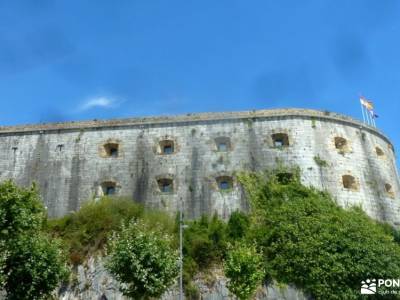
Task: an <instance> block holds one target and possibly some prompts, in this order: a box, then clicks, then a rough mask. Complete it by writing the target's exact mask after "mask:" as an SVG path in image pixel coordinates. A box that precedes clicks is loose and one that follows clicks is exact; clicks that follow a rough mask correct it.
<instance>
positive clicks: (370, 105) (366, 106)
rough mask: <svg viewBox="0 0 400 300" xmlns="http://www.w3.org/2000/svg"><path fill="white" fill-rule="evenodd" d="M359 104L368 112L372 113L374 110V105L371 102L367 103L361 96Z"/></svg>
mask: <svg viewBox="0 0 400 300" xmlns="http://www.w3.org/2000/svg"><path fill="white" fill-rule="evenodd" d="M360 102H361V105H362V106H364V107H365V108H366V109H368V110H369V111H373V110H374V103H373V102H372V101H369V100H367V99H366V98H365V97H363V96H361V97H360Z"/></svg>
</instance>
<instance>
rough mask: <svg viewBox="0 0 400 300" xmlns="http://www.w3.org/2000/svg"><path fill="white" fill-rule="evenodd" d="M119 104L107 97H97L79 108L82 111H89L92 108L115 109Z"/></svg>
mask: <svg viewBox="0 0 400 300" xmlns="http://www.w3.org/2000/svg"><path fill="white" fill-rule="evenodd" d="M118 105H119V103H118V102H117V101H116V100H115V99H112V98H107V97H95V98H90V99H88V100H87V101H85V102H84V103H83V104H82V105H81V106H80V108H79V110H80V111H85V110H89V109H92V108H96V107H100V108H113V107H116V106H118Z"/></svg>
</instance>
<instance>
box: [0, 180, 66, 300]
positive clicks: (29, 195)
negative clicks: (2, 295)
mask: <svg viewBox="0 0 400 300" xmlns="http://www.w3.org/2000/svg"><path fill="white" fill-rule="evenodd" d="M44 217H45V211H44V208H43V205H42V203H41V200H40V197H39V194H38V192H37V189H36V187H35V186H34V185H33V186H32V187H31V188H29V189H25V188H19V187H18V186H16V185H15V184H14V183H13V182H12V181H6V182H4V183H2V184H0V289H4V290H5V291H6V292H7V295H6V298H7V299H19V300H23V299H43V298H46V297H47V296H48V295H49V294H50V293H51V292H52V291H53V290H54V289H55V288H56V286H57V284H58V282H59V281H60V280H61V279H62V278H63V277H64V276H65V275H66V272H67V271H66V268H65V263H64V260H63V256H62V255H61V253H60V251H59V248H58V243H57V242H56V241H50V240H49V239H48V238H47V237H45V236H44V235H43V234H42V232H41V230H42V227H43V223H44Z"/></svg>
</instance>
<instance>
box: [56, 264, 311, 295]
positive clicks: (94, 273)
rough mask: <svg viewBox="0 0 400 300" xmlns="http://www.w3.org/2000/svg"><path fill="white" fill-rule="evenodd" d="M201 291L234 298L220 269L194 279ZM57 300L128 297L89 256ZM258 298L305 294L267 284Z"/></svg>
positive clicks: (288, 287)
mask: <svg viewBox="0 0 400 300" xmlns="http://www.w3.org/2000/svg"><path fill="white" fill-rule="evenodd" d="M194 284H195V286H197V288H198V290H199V294H200V298H199V299H204V300H226V299H235V298H234V297H232V296H231V295H230V294H229V291H228V289H227V288H226V278H224V276H223V275H222V273H221V271H220V270H215V271H213V278H212V280H210V278H208V279H206V278H204V277H203V278H202V277H199V278H198V279H196V280H195V282H194ZM55 296H56V298H58V299H60V300H78V299H85V300H86V299H93V300H127V299H128V298H126V297H124V296H123V295H122V294H121V292H120V291H119V285H118V283H117V282H116V281H115V280H114V279H113V278H112V277H111V275H110V274H108V273H107V271H106V270H105V268H104V259H103V258H101V257H96V258H95V257H91V258H90V259H88V260H87V261H86V262H85V263H84V264H83V265H79V266H78V267H77V268H76V269H75V270H74V273H73V276H72V280H71V282H70V283H69V284H68V285H67V286H63V287H61V288H60V289H59V290H58V291H56V292H55ZM175 299H179V294H178V289H177V288H176V287H173V288H172V289H171V290H170V291H168V292H166V293H165V294H164V295H163V296H162V297H161V300H175ZM255 299H257V300H261V299H262V300H306V299H307V297H305V296H304V294H303V293H302V292H301V291H299V290H297V289H295V288H293V287H291V286H280V285H277V284H269V285H267V286H264V287H262V288H260V289H259V290H258V292H257V295H256V297H255Z"/></svg>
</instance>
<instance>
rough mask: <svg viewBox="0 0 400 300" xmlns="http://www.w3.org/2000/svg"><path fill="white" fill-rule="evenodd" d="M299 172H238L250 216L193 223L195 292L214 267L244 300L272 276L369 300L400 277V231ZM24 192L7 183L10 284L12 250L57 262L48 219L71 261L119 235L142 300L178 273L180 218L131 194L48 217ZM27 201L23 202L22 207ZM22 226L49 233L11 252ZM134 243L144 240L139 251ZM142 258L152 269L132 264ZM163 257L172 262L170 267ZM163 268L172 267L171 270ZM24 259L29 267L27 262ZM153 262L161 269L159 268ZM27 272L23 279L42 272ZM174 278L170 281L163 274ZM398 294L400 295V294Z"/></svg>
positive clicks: (4, 256) (189, 269) (117, 251)
mask: <svg viewBox="0 0 400 300" xmlns="http://www.w3.org/2000/svg"><path fill="white" fill-rule="evenodd" d="M298 174H299V173H298V170H286V169H280V170H278V171H275V172H265V173H243V174H238V179H239V181H240V182H241V184H242V185H243V187H244V188H245V191H246V192H247V195H248V199H249V200H250V204H251V210H250V212H249V213H247V214H246V213H242V212H234V213H233V214H232V215H231V217H230V219H229V220H227V221H224V220H221V219H220V218H218V217H217V216H216V215H215V216H213V217H207V216H203V217H201V218H200V219H198V220H193V221H187V222H186V223H187V225H188V228H187V229H185V232H184V248H183V252H184V285H185V290H186V295H187V298H189V299H198V298H199V292H198V291H197V289H196V288H195V285H194V284H193V279H194V278H195V277H196V276H197V275H198V274H199V273H201V274H203V275H204V274H206V275H207V274H212V273H213V269H214V267H216V268H218V269H220V270H221V269H223V270H224V271H225V275H226V276H227V278H228V280H229V282H228V288H229V290H230V291H231V292H232V293H233V294H235V295H236V296H237V297H238V298H239V299H249V298H251V297H252V295H253V294H254V292H255V290H256V288H257V287H258V286H260V285H261V284H262V282H263V281H271V280H273V281H277V282H279V283H280V284H293V285H295V286H297V287H298V288H301V289H302V290H303V291H304V292H305V293H306V294H309V295H311V296H312V297H314V298H315V299H327V300H329V299H361V295H360V293H359V290H360V283H361V281H362V280H365V279H367V278H400V246H399V241H400V234H399V232H398V231H396V230H394V229H393V228H391V227H390V226H388V225H382V224H379V223H377V222H375V221H373V220H371V219H370V218H368V217H367V216H366V215H365V213H364V212H363V211H362V210H361V209H360V208H356V207H354V208H350V209H347V210H345V209H342V208H340V207H339V206H337V205H336V203H335V202H334V200H333V199H332V198H331V196H329V195H328V194H327V193H324V192H321V191H318V190H315V189H313V188H309V187H305V186H303V185H302V184H301V183H300V180H299V175H298ZM10 184H11V183H8V185H10ZM13 188H14V189H17V188H16V187H15V186H14V187H13ZM18 191H19V192H22V195H20V193H16V190H12V189H11V190H10V191H8V190H4V191H1V190H0V226H2V227H1V228H2V230H0V233H1V239H0V248H2V249H3V250H4V251H0V282H1V280H2V279H3V282H4V281H7V275H6V274H8V273H9V269H8V270H7V268H6V267H5V266H7V263H4V262H7V261H10V260H9V257H10V256H11V255H14V257H15V258H16V259H15V261H20V262H22V261H26V260H27V259H28V258H27V256H30V257H32V258H33V259H34V260H35V261H39V260H40V259H42V258H41V257H40V255H39V252H40V251H42V250H40V251H39V250H38V251H32V252H31V251H27V250H26V249H27V247H26V245H28V244H31V245H33V246H34V248H35V249H44V250H43V252H45V253H48V255H49V257H53V258H51V259H50V260H53V261H54V260H57V257H58V256H57V253H58V252H57V251H58V250H57V249H58V248H57V243H53V244H52V245H51V247H53V248H52V249H53V250H51V249H48V247H49V241H48V238H47V237H45V236H44V235H43V233H41V232H42V224H44V223H45V225H46V231H47V232H48V233H49V234H50V235H51V236H52V237H53V238H59V239H61V241H62V248H63V249H65V250H66V252H67V253H68V254H69V258H70V263H71V264H77V263H81V262H83V261H84V259H85V258H86V257H87V256H88V255H93V254H95V253H101V254H106V253H105V250H104V249H105V248H107V247H105V246H106V245H107V242H108V241H111V243H110V244H109V247H108V250H109V251H108V254H110V256H109V257H110V258H111V259H109V261H111V263H110V264H109V269H110V270H111V272H112V273H113V274H114V275H115V277H116V278H118V279H119V280H120V281H122V282H125V283H127V285H126V287H127V288H128V289H129V283H134V284H133V285H131V286H130V287H131V289H130V290H126V291H125V292H126V293H129V292H130V293H131V296H132V295H133V297H136V298H138V297H139V294H141V295H142V296H143V297H144V296H149V297H150V296H157V295H159V294H161V293H162V291H163V290H165V289H166V288H167V287H168V286H169V285H170V284H171V283H172V279H173V278H175V276H176V268H175V267H176V265H175V261H176V249H177V248H178V240H177V237H178V234H177V233H178V221H177V219H175V220H174V219H173V218H171V217H170V216H169V215H167V214H166V213H164V212H160V211H153V210H149V209H145V208H144V207H143V206H141V205H139V204H136V203H134V202H133V201H132V200H130V199H124V198H107V197H106V198H103V199H101V200H99V201H89V202H88V203H86V204H85V205H84V206H83V207H82V208H81V209H80V210H79V211H78V212H76V213H72V214H69V215H67V216H65V217H63V218H60V219H54V220H48V221H47V222H44V219H43V215H44V214H43V209H42V208H41V206H40V201H39V199H38V197H37V193H36V192H30V190H23V189H22V190H19V189H18ZM16 194H17V195H19V196H16ZM9 198H12V199H14V200H12V201H9ZM25 198H30V199H32V203H25V201H22V200H21V199H25ZM18 201H20V202H21V203H20V204H19V205H18V207H20V208H19V209H15V203H16V202H18ZM132 224H134V225H132ZM138 224H140V226H138ZM14 228H15V229H14ZM14 230H15V232H22V233H23V232H31V233H32V232H40V235H37V237H36V238H34V237H33V236H35V235H32V234H31V235H32V237H28V236H25V235H24V238H21V239H20V241H19V244H17V243H15V242H14V243H13V244H15V245H18V246H15V247H14V249H16V248H19V252H18V251H14V254H12V252H13V251H12V250H13V249H12V247H6V246H5V244H7V243H8V241H10V239H11V238H12V235H10V232H14ZM165 236H169V237H170V238H168V239H167V238H165ZM30 238H32V240H29V239H30ZM35 239H38V240H37V241H36V240H35ZM132 244H135V245H142V246H141V247H137V248H135V247H131V245H132ZM155 244H157V247H155V246H154V245H155ZM41 247H42V248H41ZM135 249H136V250H138V251H139V250H140V251H141V252H140V255H144V256H146V257H151V260H150V261H152V263H153V264H154V265H153V266H151V267H150V268H147V267H146V266H144V265H143V264H142V262H143V261H141V260H140V259H139V260H137V257H140V255H139V254H138V253H136V252H135V251H136V250H135ZM151 249H155V250H156V251H151ZM128 250H129V251H128ZM122 258H123V259H122ZM133 259H136V260H135V261H134V262H135V263H136V264H137V265H136V267H138V270H139V269H140V270H142V271H143V270H144V273H140V272H136V271H134V270H133V269H132V262H133ZM160 261H164V262H168V263H167V264H164V265H163V264H160V263H159V262H160ZM125 264H126V266H127V267H126V268H125V267H124V265H125ZM161 265H163V266H164V267H165V266H167V265H168V268H165V269H162V267H161ZM20 266H22V268H23V264H22V263H20ZM143 266H144V267H143ZM13 269H15V270H18V268H13ZM25 269H26V268H25ZM150 269H157V270H158V271H157V272H155V273H154V274H151V272H149V270H150ZM55 271H56V270H55ZM126 271H129V272H128V273H129V274H130V275H129V276H128V275H127V273H126ZM142 271H141V272H142ZM18 272H19V271H18ZM18 272H15V274H17V275H16V276H37V275H36V274H35V275H30V274H28V275H22V274H23V272H21V273H18ZM32 272H37V273H38V274H39V273H40V270H38V271H35V268H32ZM124 272H125V273H126V274H125V275H126V276H128V277H124V276H125V275H124ZM138 274H146V276H148V277H146V278H147V280H144V281H140V276H137V275H138ZM157 274H161V275H162V274H164V275H166V276H161V277H157ZM167 277H170V280H171V281H168V280H164V279H166V278H167ZM9 278H11V277H9ZM15 278H17V277H15ZM15 278H14V279H13V280H15V281H17V280H16V279H15ZM210 278H212V276H210ZM56 279H57V280H59V279H60V277H56ZM138 280H139V281H138ZM210 280H211V279H210ZM22 282H23V281H22ZM49 282H50V283H51V284H53V282H52V281H51V280H50V281H49ZM140 282H141V283H142V285H141V287H145V286H146V284H148V285H147V287H146V290H143V289H138V290H137V288H138V287H140ZM152 283H156V284H152ZM157 284H158V285H157ZM135 289H136V290H135ZM391 297H392V298H391V299H397V298H396V297H397V296H396V295H392V296H391ZM31 298H32V299H35V297H31ZM36 298H38V297H36ZM370 298H371V299H374V298H373V296H370ZM21 299H24V298H21ZM388 299H389V298H388Z"/></svg>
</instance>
